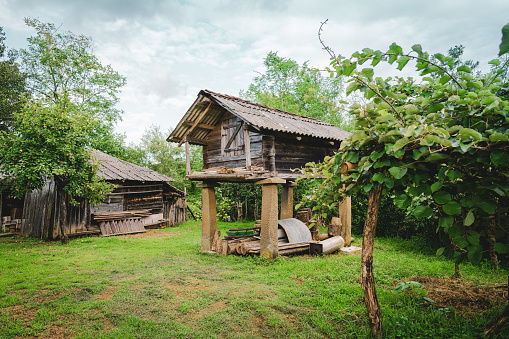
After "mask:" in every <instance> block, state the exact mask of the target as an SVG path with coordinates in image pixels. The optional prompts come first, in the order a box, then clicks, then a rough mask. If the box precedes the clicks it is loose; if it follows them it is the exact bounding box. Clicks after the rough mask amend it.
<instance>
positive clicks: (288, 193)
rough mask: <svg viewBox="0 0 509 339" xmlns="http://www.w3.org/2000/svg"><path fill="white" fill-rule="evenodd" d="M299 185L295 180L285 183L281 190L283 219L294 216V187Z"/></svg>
mask: <svg viewBox="0 0 509 339" xmlns="http://www.w3.org/2000/svg"><path fill="white" fill-rule="evenodd" d="M295 186H297V184H296V183H294V182H291V181H289V182H287V183H286V184H284V185H283V190H282V192H281V219H288V218H293V188H294V187H295Z"/></svg>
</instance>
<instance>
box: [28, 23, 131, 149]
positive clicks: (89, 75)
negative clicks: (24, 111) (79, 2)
mask: <svg viewBox="0 0 509 339" xmlns="http://www.w3.org/2000/svg"><path fill="white" fill-rule="evenodd" d="M25 22H26V24H27V25H28V26H29V27H32V28H34V29H35V31H36V35H35V36H32V37H30V38H28V47H27V48H26V49H22V50H21V51H20V56H21V60H22V68H23V72H24V73H26V75H27V85H28V88H29V89H30V91H31V92H32V93H33V95H34V96H35V97H36V98H45V99H47V100H50V101H52V102H53V103H55V104H56V103H59V102H62V99H63V98H65V100H67V101H69V102H71V103H72V104H73V105H74V107H75V108H76V110H79V111H84V112H88V113H90V114H91V115H92V116H93V117H95V118H97V121H100V123H99V124H98V125H97V126H96V127H95V129H94V130H93V131H91V133H90V136H89V137H90V140H91V142H90V144H91V145H92V147H94V148H97V149H100V150H102V151H104V152H107V153H110V154H113V155H117V154H118V152H119V151H120V150H121V148H122V147H121V143H122V141H123V138H122V137H121V136H119V135H116V134H115V132H114V125H115V124H116V123H117V122H118V121H119V120H121V115H122V113H123V112H122V111H121V110H120V109H118V108H117V107H116V105H117V103H118V93H119V91H120V88H121V87H122V86H123V85H124V84H125V82H126V79H125V78H124V77H123V76H122V75H120V74H119V73H118V72H117V71H115V70H114V69H113V68H112V67H111V66H110V65H103V64H101V62H100V61H99V59H98V58H97V57H96V56H95V55H94V54H93V41H92V38H91V37H88V36H84V35H77V34H74V33H73V32H70V31H67V32H60V29H59V28H56V27H55V25H54V24H51V23H42V22H40V21H39V20H37V19H30V18H27V19H25ZM64 103H65V102H64Z"/></svg>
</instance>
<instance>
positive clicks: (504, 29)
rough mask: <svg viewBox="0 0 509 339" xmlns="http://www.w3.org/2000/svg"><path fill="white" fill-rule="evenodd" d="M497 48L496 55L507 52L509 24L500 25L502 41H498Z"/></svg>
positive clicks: (508, 46)
mask: <svg viewBox="0 0 509 339" xmlns="http://www.w3.org/2000/svg"><path fill="white" fill-rule="evenodd" d="M499 48H500V51H499V52H498V56H501V55H503V54H505V53H507V52H509V24H506V25H505V26H504V27H502V42H501V43H500V47H499Z"/></svg>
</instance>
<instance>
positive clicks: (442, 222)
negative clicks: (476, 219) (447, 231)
mask: <svg viewBox="0 0 509 339" xmlns="http://www.w3.org/2000/svg"><path fill="white" fill-rule="evenodd" d="M452 224H454V218H453V217H451V216H450V215H443V216H441V217H440V218H438V225H439V226H440V227H443V228H447V227H450V226H451V225H452Z"/></svg>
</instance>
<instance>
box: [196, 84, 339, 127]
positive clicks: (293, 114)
mask: <svg viewBox="0 0 509 339" xmlns="http://www.w3.org/2000/svg"><path fill="white" fill-rule="evenodd" d="M202 91H203V92H205V93H208V94H211V95H218V96H221V97H224V98H226V99H230V100H234V101H240V102H243V103H246V104H250V105H253V106H258V107H263V108H265V109H270V110H272V111H277V112H279V113H281V114H286V115H290V116H293V117H295V118H299V119H302V118H304V119H309V120H313V121H314V122H319V123H321V124H323V125H327V126H334V125H333V124H331V123H328V122H326V121H323V120H320V119H317V118H312V117H308V116H305V115H300V114H296V113H292V112H287V111H283V110H281V109H279V108H274V107H270V106H267V105H262V104H259V103H256V102H252V101H249V100H246V99H242V98H239V97H234V96H231V95H227V94H222V93H217V92H214V91H211V90H208V89H204V90H202ZM334 127H335V126H334Z"/></svg>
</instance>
